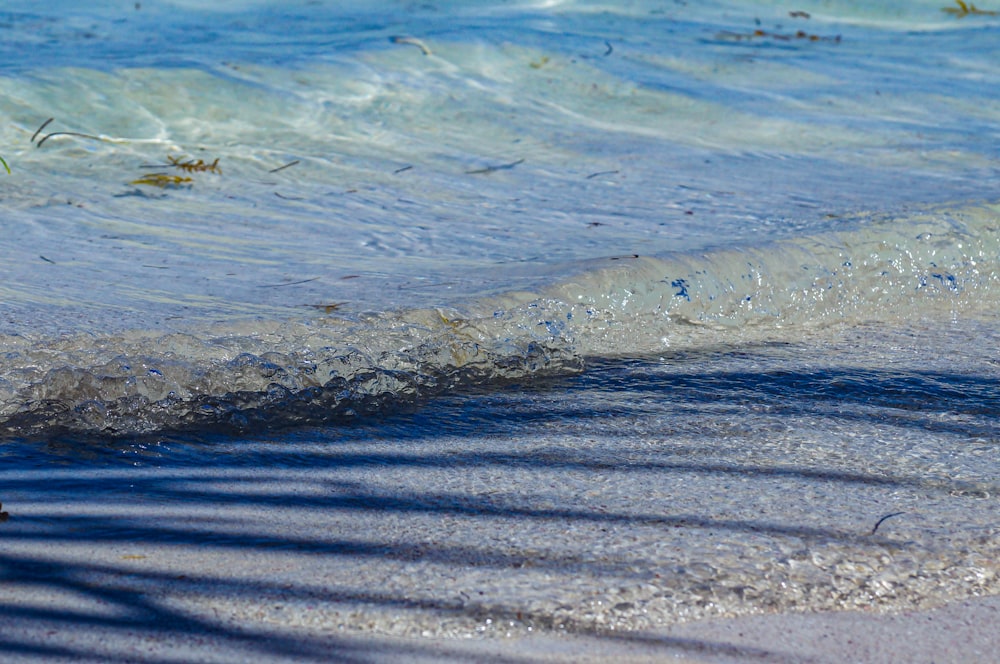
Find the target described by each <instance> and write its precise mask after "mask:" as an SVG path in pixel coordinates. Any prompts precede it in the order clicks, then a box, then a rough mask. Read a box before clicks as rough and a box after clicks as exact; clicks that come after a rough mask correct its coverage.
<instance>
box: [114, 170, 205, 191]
mask: <svg viewBox="0 0 1000 664" xmlns="http://www.w3.org/2000/svg"><path fill="white" fill-rule="evenodd" d="M193 181H194V180H192V179H191V178H189V177H185V176H183V175H168V174H166V173H147V174H146V175H143V176H142V177H141V178H139V179H138V180H132V181H131V182H130V183H129V184H144V185H149V186H151V187H159V188H160V189H167V188H174V189H176V188H178V187H182V186H185V185H190V183H191V182H193Z"/></svg>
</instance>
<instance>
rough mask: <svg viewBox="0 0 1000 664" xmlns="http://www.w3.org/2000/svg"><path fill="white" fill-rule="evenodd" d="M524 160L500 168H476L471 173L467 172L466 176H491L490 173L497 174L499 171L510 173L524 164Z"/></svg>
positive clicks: (502, 165)
mask: <svg viewBox="0 0 1000 664" xmlns="http://www.w3.org/2000/svg"><path fill="white" fill-rule="evenodd" d="M523 163H524V159H518V160H517V161H512V162H510V163H509V164H500V165H499V166H487V167H486V168H476V169H473V170H471V171H466V172H465V174H466V175H489V174H490V173H496V172H497V171H509V170H510V169H512V168H514V167H515V166H517V165H518V164H523Z"/></svg>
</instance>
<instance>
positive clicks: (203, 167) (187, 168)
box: [167, 155, 222, 175]
mask: <svg viewBox="0 0 1000 664" xmlns="http://www.w3.org/2000/svg"><path fill="white" fill-rule="evenodd" d="M167 161H169V162H170V164H169V165H170V166H173V167H174V168H177V169H180V170H182V171H184V172H185V173H204V172H206V171H207V172H209V173H215V174H216V175H222V169H221V168H219V158H218V157H216V158H215V161H213V162H212V163H211V164H206V163H205V162H204V161H203V160H201V159H199V160H197V161H195V160H194V159H189V160H188V161H181V158H180V157H171V156H170V155H167Z"/></svg>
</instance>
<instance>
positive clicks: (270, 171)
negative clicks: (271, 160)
mask: <svg viewBox="0 0 1000 664" xmlns="http://www.w3.org/2000/svg"><path fill="white" fill-rule="evenodd" d="M298 163H299V160H298V159H296V160H295V161H290V162H288V163H287V164H285V165H284V166H278V167H277V168H272V169H271V170H269V171H268V173H277V172H278V171H283V170H285V169H286V168H290V167H291V166H294V165H296V164H298Z"/></svg>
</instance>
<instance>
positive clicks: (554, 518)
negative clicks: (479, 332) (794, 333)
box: [0, 339, 1000, 662]
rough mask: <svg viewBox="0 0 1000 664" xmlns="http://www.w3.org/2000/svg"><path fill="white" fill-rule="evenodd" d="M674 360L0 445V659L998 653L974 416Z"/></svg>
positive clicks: (934, 658)
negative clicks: (67, 442)
mask: <svg viewBox="0 0 1000 664" xmlns="http://www.w3.org/2000/svg"><path fill="white" fill-rule="evenodd" d="M960 341H961V340H960V339H956V342H960ZM844 343H845V348H849V347H850V344H849V343H847V342H844ZM831 348H833V350H831ZM823 352H824V353H830V352H836V346H835V345H832V346H831V345H827V346H826V347H825V348H824V351H823ZM946 356H947V354H942V355H941V356H940V357H942V358H944V357H946ZM852 357H855V358H856V360H857V361H858V362H859V363H862V364H865V363H868V358H865V357H858V353H857V352H854V353H853V355H852ZM702 360H703V361H702V362H701V363H700V364H699V365H698V366H699V367H700V368H701V370H704V368H705V367H706V366H708V367H710V366H711V364H712V361H713V360H712V358H711V357H705V358H702ZM740 361H744V362H747V363H753V364H754V365H755V366H758V367H759V368H760V371H758V374H757V375H764V376H766V375H774V374H772V373H770V371H771V369H773V368H774V367H773V366H771V365H769V364H768V363H775V364H776V365H781V366H782V367H784V370H785V371H791V370H792V369H793V368H794V367H793V365H794V364H795V363H803V364H804V365H808V364H809V362H810V358H809V355H808V352H807V350H805V349H799V350H798V351H797V352H796V353H795V354H794V356H789V355H782V354H779V355H777V356H775V355H774V354H773V353H771V354H757V355H751V354H747V356H746V357H742V356H741V357H740V358H739V359H737V360H734V359H733V358H732V357H731V356H729V357H728V358H727V359H726V362H727V363H728V365H727V366H729V368H730V369H731V370H732V371H733V373H732V375H738V374H739V372H738V371H737V369H738V367H733V366H732V363H733V362H740ZM941 361H942V362H944V361H945V360H944V359H942V360H941ZM623 371H626V372H629V371H630V372H632V374H631V375H630V376H624V377H623V375H622V372H623ZM678 371H679V369H678V367H677V366H676V365H670V364H659V365H658V364H656V363H648V362H637V363H632V364H626V365H616V366H614V367H608V368H603V369H602V368H601V367H594V368H592V370H591V371H590V372H589V373H587V374H584V375H583V376H579V377H570V378H566V379H562V380H556V381H553V382H551V383H550V384H548V385H546V386H544V389H543V386H537V387H536V388H534V389H528V390H524V389H518V390H514V389H512V390H509V391H501V392H497V393H492V394H489V395H478V396H475V397H470V396H468V395H465V396H459V395H456V396H454V397H447V398H442V399H438V400H436V401H435V402H434V403H432V404H429V405H427V406H426V407H425V408H422V409H421V410H420V411H419V412H416V413H413V414H401V415H398V416H393V417H389V418H387V419H383V420H380V421H378V422H377V423H373V424H372V425H357V426H349V427H339V428H333V429H330V428H319V429H303V430H299V431H294V432H283V433H278V434H274V435H273V436H268V435H261V436H257V437H250V438H241V439H227V438H217V439H211V440H209V439H205V440H201V441H200V442H191V441H188V442H184V441H183V440H181V439H170V438H163V439H160V440H159V441H158V442H156V443H155V444H153V443H150V444H139V443H134V442H133V443H124V442H123V443H121V444H120V445H119V446H118V447H117V448H115V447H114V446H113V445H111V444H109V443H108V442H107V441H104V442H103V443H95V444H94V446H93V448H91V449H89V451H88V450H87V449H85V448H81V447H80V445H79V442H78V441H77V444H76V446H75V447H73V448H72V450H71V451H67V450H65V449H60V447H59V444H58V442H57V441H53V442H51V443H49V444H48V445H47V446H46V447H44V448H40V447H39V446H31V445H23V446H19V445H15V444H8V445H7V446H6V447H5V457H4V466H3V469H2V470H0V490H2V496H0V499H2V502H3V509H4V510H5V511H6V512H8V514H9V515H10V516H9V519H8V520H7V521H5V522H4V523H0V654H2V658H3V659H4V661H46V662H52V661H73V662H79V661H102V662H189V661H205V662H215V661H219V662H232V661H251V660H252V661H357V662H375V661H427V662H431V661H495V662H530V661H605V660H608V659H615V660H620V661H637V662H642V661H697V662H741V661H761V662H841V661H856V662H956V661H962V662H989V661H995V653H996V652H997V650H998V645H1000V643H998V634H1000V629H998V627H1000V599H998V597H996V595H998V594H1000V593H998V590H1000V587H998V583H1000V581H998V573H997V572H998V569H1000V565H998V558H997V551H998V542H1000V540H998V538H997V520H996V515H997V513H998V510H997V503H996V501H997V498H996V492H995V491H993V490H992V488H993V487H994V485H995V476H994V475H993V470H992V468H993V466H992V465H991V463H989V462H988V461H987V460H988V459H989V458H990V457H989V456H988V453H989V452H990V447H989V445H986V444H984V445H976V444H972V443H965V444H956V440H959V439H962V440H969V435H970V432H976V431H980V429H979V428H977V427H983V426H989V425H988V423H984V422H979V421H978V420H976V419H975V418H971V419H967V420H966V421H964V423H958V422H956V421H955V420H951V421H945V420H943V419H941V418H940V417H938V416H935V415H934V414H932V413H929V412H921V411H912V412H910V411H905V413H907V417H913V418H915V419H914V420H913V421H910V420H904V419H899V417H900V415H901V413H899V412H895V411H893V410H892V409H884V410H874V411H873V410H871V409H872V408H873V407H874V406H873V402H872V401H871V400H870V399H866V400H865V401H864V403H863V404H862V403H860V402H859V403H857V404H855V406H856V408H857V409H858V410H852V406H851V403H850V401H849V400H845V399H844V398H843V396H842V395H840V394H837V395H833V396H831V397H830V398H831V399H837V403H838V404H839V406H838V408H839V410H838V413H837V416H836V418H832V419H826V420H823V426H822V427H819V426H815V423H816V419H815V418H814V417H813V416H812V415H811V414H809V413H808V412H806V413H804V414H801V415H796V413H795V412H793V411H789V410H785V411H783V412H769V411H767V409H766V408H764V406H765V405H766V404H765V403H764V402H761V401H760V400H759V398H758V400H757V401H756V402H755V403H756V407H755V408H756V409H754V408H753V407H750V406H748V404H746V403H743V402H742V401H741V398H738V397H737V394H738V393H741V391H742V389H743V388H742V387H740V386H739V385H738V384H737V383H736V382H735V379H733V381H731V382H728V383H726V384H725V386H724V387H721V388H719V389H720V390H723V391H722V392H719V393H717V394H716V396H715V398H707V397H706V396H705V395H704V394H700V395H699V396H698V398H697V399H683V398H680V396H679V395H680V393H681V392H682V391H683V390H684V389H689V390H691V389H694V388H693V387H691V386H690V385H689V386H688V387H687V388H684V387H683V386H684V379H683V376H681V375H680V374H679V373H678ZM844 371H845V372H847V373H849V372H848V371H847V369H846V368H845V369H844ZM640 374H641V376H642V378H641V379H640ZM781 375H783V376H784V375H786V374H784V373H782V374H781ZM799 375H800V377H801V375H804V374H799ZM623 378H624V379H623ZM661 382H662V384H661ZM667 385H669V386H670V389H669V390H668V389H667V387H666V386H667ZM764 388H766V386H764ZM764 388H762V387H761V385H759V384H755V389H756V393H757V394H758V395H759V394H763V393H765V392H766V391H767V390H766V389H764ZM923 389H924V392H922V394H927V395H929V396H928V398H929V399H932V400H933V402H934V403H936V404H938V406H939V407H940V408H941V409H942V411H947V410H948V409H949V408H952V407H955V408H957V407H958V406H957V404H958V403H959V402H957V401H956V402H954V403H953V402H950V401H949V400H948V399H949V397H948V396H947V394H945V393H935V392H934V387H933V385H930V384H928V385H926V386H924V388H923ZM671 390H672V392H671ZM667 393H671V394H673V398H671V399H666V398H663V397H662V395H663V394H667ZM806 393H807V394H809V395H812V396H811V397H810V399H814V398H816V397H815V395H816V393H817V392H816V390H806ZM602 395H603V396H602ZM650 395H654V396H652V397H651V396H650ZM782 398H783V399H784V397H782ZM955 398H956V399H959V398H961V397H959V396H956V397H955ZM595 400H596V401H595ZM785 401H786V402H787V399H785ZM808 403H811V401H810V402H808ZM808 403H807V405H808ZM862 408H863V409H864V410H863V411H862V410H861V409H862ZM568 409H569V410H568ZM793 410H794V409H793ZM889 416H891V417H893V418H895V419H894V420H890V419H887V418H888V417H889ZM800 418H802V419H801V421H800ZM927 422H934V423H936V424H934V425H933V426H929V425H928V424H927ZM943 422H944V423H945V424H947V426H943V425H942V423H943ZM18 455H20V456H18ZM207 460H210V461H211V462H210V463H209V462H208V461H207ZM991 657H992V658H994V659H991Z"/></svg>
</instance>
